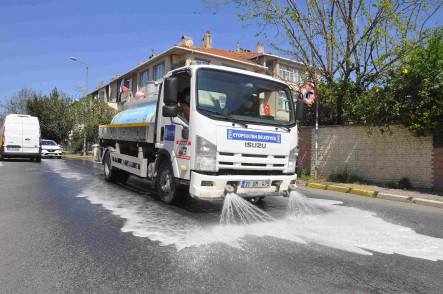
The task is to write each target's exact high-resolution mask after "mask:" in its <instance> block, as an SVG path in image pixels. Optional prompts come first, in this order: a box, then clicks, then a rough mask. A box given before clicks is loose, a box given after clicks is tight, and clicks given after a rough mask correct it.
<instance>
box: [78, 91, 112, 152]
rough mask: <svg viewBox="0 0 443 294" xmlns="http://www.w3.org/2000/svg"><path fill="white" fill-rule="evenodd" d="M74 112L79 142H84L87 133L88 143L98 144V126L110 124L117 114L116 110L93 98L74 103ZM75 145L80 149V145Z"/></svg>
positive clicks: (89, 97)
mask: <svg viewBox="0 0 443 294" xmlns="http://www.w3.org/2000/svg"><path fill="white" fill-rule="evenodd" d="M73 111H74V113H75V118H76V124H77V126H79V128H78V129H77V131H76V137H77V141H80V140H81V141H82V142H83V138H84V135H85V132H86V138H87V141H89V142H96V141H97V138H98V126H99V125H105V124H109V123H110V122H111V120H112V118H113V117H114V115H115V114H116V110H115V109H114V108H112V107H109V106H108V105H107V104H106V103H103V102H101V101H100V100H99V99H96V98H94V97H92V96H87V97H83V98H81V99H80V100H79V101H76V102H74V104H73ZM77 143H78V142H77ZM74 144H75V143H74ZM75 145H76V146H78V147H80V144H75ZM78 147H77V149H78Z"/></svg>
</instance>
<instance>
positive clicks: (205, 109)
mask: <svg viewBox="0 0 443 294" xmlns="http://www.w3.org/2000/svg"><path fill="white" fill-rule="evenodd" d="M290 93H291V92H290V89H289V87H288V86H286V85H284V84H281V83H278V82H273V81H269V80H267V79H261V78H257V77H253V76H248V75H243V74H238V73H231V72H227V71H220V70H214V69H200V70H198V72H197V108H198V110H199V112H201V113H202V114H204V115H206V116H210V117H213V118H216V119H221V120H228V121H233V120H235V121H242V122H247V123H258V124H266V125H275V126H291V125H294V124H295V119H294V104H293V102H292V97H291V94H290Z"/></svg>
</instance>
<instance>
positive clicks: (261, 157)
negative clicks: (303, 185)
mask: <svg viewBox="0 0 443 294" xmlns="http://www.w3.org/2000/svg"><path fill="white" fill-rule="evenodd" d="M217 164H218V168H219V169H220V170H221V169H229V170H248V169H250V170H275V171H283V170H285V169H286V168H287V164H288V156H284V155H265V154H246V153H245V154H243V153H229V152H218V154H217Z"/></svg>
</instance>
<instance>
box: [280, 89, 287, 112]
mask: <svg viewBox="0 0 443 294" xmlns="http://www.w3.org/2000/svg"><path fill="white" fill-rule="evenodd" d="M278 109H280V110H285V111H289V102H288V97H287V96H286V93H285V92H281V93H278Z"/></svg>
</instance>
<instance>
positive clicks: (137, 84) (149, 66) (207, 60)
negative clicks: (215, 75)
mask: <svg viewBox="0 0 443 294" xmlns="http://www.w3.org/2000/svg"><path fill="white" fill-rule="evenodd" d="M192 64H211V65H219V66H228V67H234V68H238V69H243V70H248V71H253V72H258V73H263V74H266V75H269V76H272V77H274V78H278V79H281V80H284V81H286V82H287V83H288V84H289V85H290V86H291V87H292V88H293V89H294V90H298V87H299V86H300V85H302V84H303V83H304V80H305V66H304V65H303V64H302V63H299V62H295V61H293V60H290V59H286V58H283V57H280V56H277V55H273V54H271V53H265V48H264V46H263V44H261V43H260V42H259V43H258V44H257V45H256V48H255V51H254V52H252V51H250V50H245V49H241V48H240V46H239V43H237V48H236V50H232V51H231V50H224V49H216V48H213V47H212V35H211V33H210V32H209V31H208V32H206V34H205V35H204V37H203V39H202V43H201V47H197V46H195V45H194V41H193V39H192V38H190V37H187V36H182V38H181V41H180V43H179V44H178V45H175V46H173V47H172V48H170V49H168V50H166V51H165V52H163V53H161V54H158V55H157V54H152V55H151V56H150V58H149V60H148V61H140V62H139V64H138V66H136V67H135V68H133V69H131V70H129V71H128V72H126V73H125V74H117V75H116V76H115V77H113V78H112V79H111V80H110V82H109V83H108V84H106V85H105V84H103V83H101V84H100V85H99V86H98V87H97V88H96V90H95V91H93V92H92V93H90V94H92V95H93V96H94V97H96V98H99V99H100V100H101V101H104V102H107V103H108V104H109V106H111V107H114V108H115V109H117V110H121V109H122V106H123V104H124V103H125V102H126V101H129V100H133V99H139V98H140V97H142V96H141V95H142V94H146V95H149V94H152V93H155V92H157V90H158V85H159V84H160V83H161V82H162V80H163V77H164V75H165V74H166V73H167V72H168V71H170V70H173V69H175V68H179V67H182V66H189V65H192ZM278 107H279V109H282V110H285V107H286V106H285V105H284V104H283V103H280V104H279V105H278Z"/></svg>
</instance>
